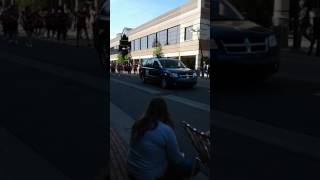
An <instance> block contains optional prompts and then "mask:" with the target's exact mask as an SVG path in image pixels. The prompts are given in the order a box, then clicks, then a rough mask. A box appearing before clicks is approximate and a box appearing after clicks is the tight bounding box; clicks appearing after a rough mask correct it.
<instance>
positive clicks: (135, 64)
mask: <svg viewBox="0 0 320 180" xmlns="http://www.w3.org/2000/svg"><path fill="white" fill-rule="evenodd" d="M137 68H138V65H137V63H136V62H135V63H134V64H133V74H134V75H135V74H136V73H137Z"/></svg>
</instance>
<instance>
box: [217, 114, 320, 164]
mask: <svg viewBox="0 0 320 180" xmlns="http://www.w3.org/2000/svg"><path fill="white" fill-rule="evenodd" d="M212 122H213V125H214V126H217V127H220V128H224V129H228V130H230V131H233V132H237V133H239V134H243V135H246V136H249V137H252V138H255V139H259V140H261V141H264V142H267V143H270V144H273V145H276V146H279V147H283V148H286V149H289V150H291V151H293V152H297V153H304V154H307V155H309V156H312V157H314V158H319V159H320V138H317V137H313V136H310V135H306V134H303V133H298V132H294V131H290V130H286V129H283V128H278V127H275V126H272V125H268V124H265V123H260V122H257V121H253V120H248V119H246V118H242V117H239V116H234V115H231V114H226V113H224V112H221V111H214V112H213V121H212Z"/></svg>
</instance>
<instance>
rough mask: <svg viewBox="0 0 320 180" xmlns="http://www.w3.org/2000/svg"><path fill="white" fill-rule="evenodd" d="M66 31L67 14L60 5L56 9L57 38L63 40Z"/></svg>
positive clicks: (65, 36) (64, 39)
mask: <svg viewBox="0 0 320 180" xmlns="http://www.w3.org/2000/svg"><path fill="white" fill-rule="evenodd" d="M67 31H68V15H67V14H66V13H65V12H64V9H63V8H62V7H59V8H58V10H57V40H58V41H59V42H60V40H63V41H64V42H65V41H66V39H67Z"/></svg>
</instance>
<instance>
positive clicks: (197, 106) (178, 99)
mask: <svg viewBox="0 0 320 180" xmlns="http://www.w3.org/2000/svg"><path fill="white" fill-rule="evenodd" d="M111 81H113V82H116V83H119V84H122V85H125V86H129V87H132V88H136V89H139V90H141V91H144V92H147V93H149V94H153V95H156V94H161V93H162V92H161V91H159V90H153V89H151V88H147V87H143V86H139V85H136V84H133V83H129V82H125V81H122V80H118V79H113V78H111ZM162 97H164V98H166V99H169V100H171V101H174V102H178V103H181V104H184V105H187V106H191V107H193V108H195V109H199V110H202V111H207V112H210V105H207V104H204V103H200V102H196V101H193V100H190V99H187V98H183V97H178V96H174V95H163V96H162Z"/></svg>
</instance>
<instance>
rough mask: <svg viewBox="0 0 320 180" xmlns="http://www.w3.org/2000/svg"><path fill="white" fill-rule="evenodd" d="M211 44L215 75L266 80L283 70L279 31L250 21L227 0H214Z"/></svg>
mask: <svg viewBox="0 0 320 180" xmlns="http://www.w3.org/2000/svg"><path fill="white" fill-rule="evenodd" d="M212 6H213V7H212V9H213V11H212V14H211V18H212V19H211V20H212V21H213V25H212V26H211V32H210V33H211V45H210V46H211V47H210V53H211V57H212V60H213V66H212V68H213V76H214V78H216V79H217V78H218V79H219V78H222V79H223V78H224V77H231V78H235V77H239V76H240V77H241V76H242V75H249V76H247V77H253V78H256V77H257V78H259V79H263V80H264V79H266V78H268V77H270V76H271V75H273V74H274V73H276V72H277V71H278V70H279V64H280V60H279V46H278V43H277V39H276V36H275V34H274V33H273V32H272V31H271V30H270V29H267V28H264V27H262V26H260V25H258V24H256V23H254V22H251V21H249V20H246V19H245V18H244V17H243V16H242V15H241V14H240V13H239V12H238V11H237V9H236V8H235V7H233V6H232V4H231V3H230V2H229V1H227V0H213V3H212Z"/></svg>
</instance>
